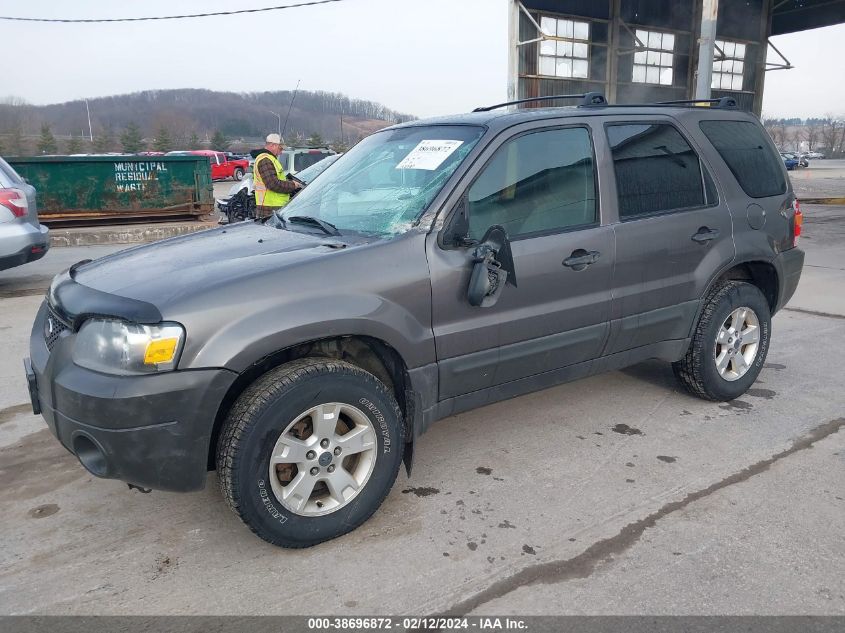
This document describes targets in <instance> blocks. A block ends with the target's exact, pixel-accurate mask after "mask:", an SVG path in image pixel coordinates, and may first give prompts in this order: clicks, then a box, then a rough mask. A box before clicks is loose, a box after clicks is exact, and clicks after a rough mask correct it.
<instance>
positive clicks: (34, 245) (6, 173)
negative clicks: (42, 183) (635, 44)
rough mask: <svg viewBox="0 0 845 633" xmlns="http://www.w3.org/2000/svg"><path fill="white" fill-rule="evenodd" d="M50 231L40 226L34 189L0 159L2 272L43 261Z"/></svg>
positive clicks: (0, 245) (0, 246) (47, 248)
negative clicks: (38, 260) (39, 260)
mask: <svg viewBox="0 0 845 633" xmlns="http://www.w3.org/2000/svg"><path fill="white" fill-rule="evenodd" d="M49 248H50V231H49V229H48V228H47V227H46V226H43V225H42V224H40V223H39V222H38V209H37V207H36V205H35V188H34V187H33V186H31V185H29V184H28V183H27V182H26V181H24V179H23V178H21V177H20V175H19V174H18V172H16V171H15V170H14V168H13V167H12V166H11V165H9V163H7V162H6V161H5V160H3V159H2V158H0V270H6V269H7V268H13V267H15V266H20V265H21V264H26V263H28V262H34V261H35V260H37V259H41V258H42V257H44V255H45V254H46V253H47V251H48V250H49Z"/></svg>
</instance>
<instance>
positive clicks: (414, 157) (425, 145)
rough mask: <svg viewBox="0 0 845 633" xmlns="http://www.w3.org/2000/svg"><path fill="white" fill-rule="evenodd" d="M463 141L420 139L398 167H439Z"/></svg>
mask: <svg viewBox="0 0 845 633" xmlns="http://www.w3.org/2000/svg"><path fill="white" fill-rule="evenodd" d="M463 143H464V142H463V141H420V142H419V144H418V145H417V146H416V147H415V148H414V149H412V150H411V153H410V154H408V155H407V156H406V157H405V158H403V159H402V161H401V162H400V163H399V164H398V165H396V169H427V170H429V171H431V170H434V169H437V168H438V167H440V165H441V164H442V163H443V161H444V160H446V159H447V158H449V155H450V154H451V153H452V152H454V151H455V150H456V149H458V147H460V146H461V145H463Z"/></svg>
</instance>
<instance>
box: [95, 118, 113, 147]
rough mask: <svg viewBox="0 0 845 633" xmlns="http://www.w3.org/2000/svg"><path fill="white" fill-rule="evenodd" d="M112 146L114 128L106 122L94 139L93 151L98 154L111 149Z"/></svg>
mask: <svg viewBox="0 0 845 633" xmlns="http://www.w3.org/2000/svg"><path fill="white" fill-rule="evenodd" d="M113 147H114V130H113V129H112V126H111V125H108V124H106V125H105V126H104V127H103V129H102V131H101V132H100V133H99V134H98V135H97V137H96V138H95V139H94V151H95V152H97V153H98V154H104V153H105V152H110V151H112V148H113Z"/></svg>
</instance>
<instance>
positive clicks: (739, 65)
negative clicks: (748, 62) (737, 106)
mask: <svg viewBox="0 0 845 633" xmlns="http://www.w3.org/2000/svg"><path fill="white" fill-rule="evenodd" d="M744 71H745V44H740V43H739V42H726V41H725V40H716V55H715V60H714V61H713V79H712V80H711V82H710V87H711V88H716V89H717V90H742V77H743V72H744Z"/></svg>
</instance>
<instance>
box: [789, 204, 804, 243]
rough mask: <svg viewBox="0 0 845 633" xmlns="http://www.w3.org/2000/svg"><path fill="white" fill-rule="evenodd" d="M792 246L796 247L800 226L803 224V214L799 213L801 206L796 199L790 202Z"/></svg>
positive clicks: (799, 235)
mask: <svg viewBox="0 0 845 633" xmlns="http://www.w3.org/2000/svg"><path fill="white" fill-rule="evenodd" d="M792 213H793V215H792V245H793V246H798V238H799V237H801V225H802V224H804V214H803V213H801V205H800V204H799V202H798V199H797V198H796V199H795V200H793V201H792Z"/></svg>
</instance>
